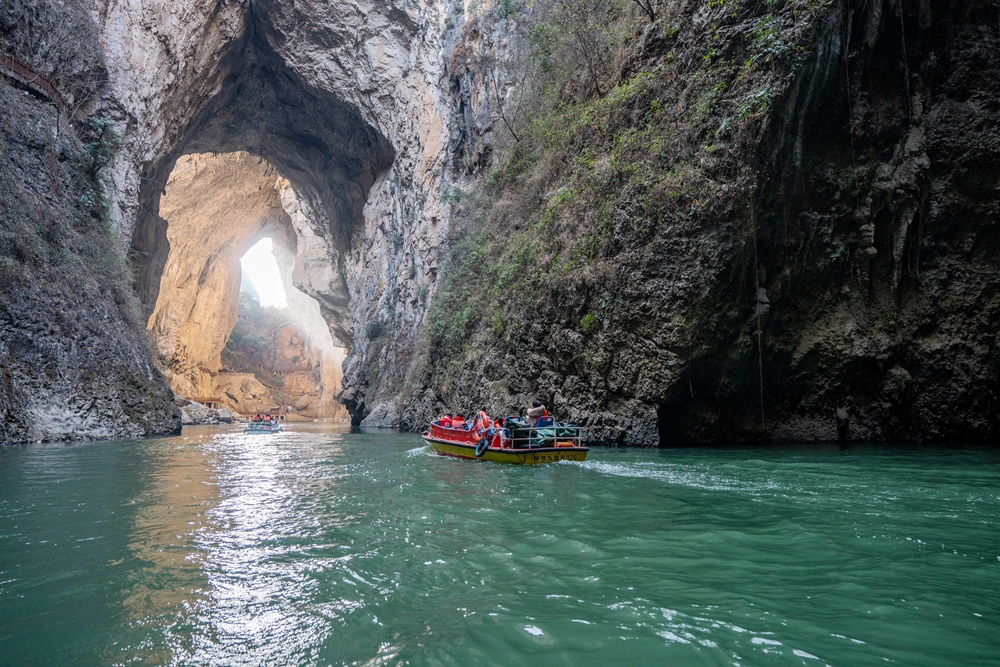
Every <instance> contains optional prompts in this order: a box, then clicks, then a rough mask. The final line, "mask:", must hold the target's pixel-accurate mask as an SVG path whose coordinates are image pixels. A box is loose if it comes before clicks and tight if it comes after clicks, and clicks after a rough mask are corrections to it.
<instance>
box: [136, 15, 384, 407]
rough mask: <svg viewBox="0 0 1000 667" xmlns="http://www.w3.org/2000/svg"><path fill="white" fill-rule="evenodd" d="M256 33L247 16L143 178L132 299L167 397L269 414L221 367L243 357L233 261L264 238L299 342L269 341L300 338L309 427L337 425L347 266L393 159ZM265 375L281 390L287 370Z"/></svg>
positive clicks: (379, 140)
mask: <svg viewBox="0 0 1000 667" xmlns="http://www.w3.org/2000/svg"><path fill="white" fill-rule="evenodd" d="M264 25H265V23H264V22H263V21H261V20H259V19H258V17H256V16H252V17H251V20H250V22H249V25H248V28H247V30H246V34H245V35H244V36H243V37H242V38H241V39H239V40H237V41H236V42H234V43H233V45H232V46H231V49H230V51H229V52H228V53H227V54H226V55H225V56H224V57H223V58H222V60H221V63H220V65H219V67H220V68H222V70H223V72H224V76H222V78H221V86H220V89H219V90H218V92H217V93H216V94H215V95H214V96H212V97H211V98H210V99H208V100H204V101H202V102H201V104H202V108H200V109H198V110H197V112H196V113H195V114H193V115H192V119H191V121H190V122H189V123H188V124H187V127H186V128H184V130H183V132H182V135H181V136H180V137H178V138H177V140H176V141H175V142H173V144H174V148H173V150H171V151H169V152H168V153H166V154H165V155H163V156H162V157H161V158H159V159H156V160H153V161H151V162H150V164H149V165H148V166H147V168H146V170H145V173H144V174H142V176H141V185H140V186H139V202H140V210H139V214H138V216H137V223H136V226H135V229H134V232H133V237H132V247H131V255H130V256H131V261H132V265H133V272H134V275H135V277H136V291H137V293H138V295H139V299H140V302H141V307H142V309H143V314H144V316H145V317H146V318H148V320H147V321H148V324H147V330H148V332H149V334H150V336H151V338H152V339H153V340H154V341H155V343H156V347H157V352H158V354H159V361H160V365H161V367H162V368H164V369H165V374H166V376H167V379H168V380H169V382H170V384H171V386H172V388H173V389H174V391H175V393H177V394H179V395H180V396H182V397H183V398H185V399H189V400H199V399H203V400H205V401H209V400H211V401H220V400H221V401H222V403H224V404H227V405H228V406H229V407H231V408H234V409H237V410H239V411H241V412H246V411H247V410H248V409H249V410H250V411H257V410H260V409H267V408H268V407H269V404H270V403H276V402H278V401H273V400H266V399H265V398H262V397H261V396H259V395H258V394H259V393H260V392H259V391H258V389H259V387H258V389H254V390H250V389H248V386H249V385H247V384H246V383H247V382H250V378H248V377H247V375H248V374H247V373H239V372H236V371H235V370H234V369H232V368H227V367H226V366H224V364H223V359H222V355H223V352H224V351H228V352H230V353H232V352H233V350H237V349H238V345H237V346H235V347H234V346H233V344H232V343H231V341H230V338H231V335H232V334H233V331H234V327H235V326H236V324H237V320H238V318H239V317H240V314H241V312H242V311H241V308H240V284H241V279H242V272H241V270H240V264H239V261H240V258H241V257H243V255H244V254H245V253H246V252H247V251H248V250H249V249H250V247H251V246H254V244H256V243H258V242H259V241H260V240H261V239H264V238H269V239H271V241H272V243H273V248H274V255H275V258H276V260H277V263H278V267H279V273H280V274H281V279H282V282H283V283H284V284H283V287H284V290H285V293H286V295H287V296H288V301H289V303H288V309H289V312H290V313H291V315H290V317H292V319H294V320H295V323H294V330H295V332H296V333H295V334H287V333H286V334H281V336H279V332H278V331H274V332H273V335H274V336H273V338H274V340H275V341H278V340H279V338H281V340H282V341H283V343H282V344H284V345H286V346H287V345H289V344H292V345H297V344H299V343H295V342H294V341H300V339H301V341H305V342H302V345H304V346H305V348H303V349H306V348H308V349H309V350H310V351H311V352H309V355H311V356H310V358H311V359H312V360H313V361H315V375H316V377H317V378H318V379H319V385H317V386H316V387H313V390H312V391H311V392H310V391H309V390H306V393H312V394H314V395H315V396H314V398H315V401H314V402H313V403H310V404H309V405H308V406H305V407H303V410H304V411H305V412H306V414H307V416H313V417H334V416H342V415H346V412H345V411H344V408H343V406H341V405H340V404H339V403H338V402H337V401H336V393H337V390H339V385H340V380H341V376H342V370H341V368H340V366H341V364H342V362H343V358H344V354H345V349H348V348H350V346H351V344H352V342H353V341H352V334H351V329H350V327H349V324H348V319H349V312H348V303H349V293H348V288H347V284H348V282H347V278H346V276H345V275H344V270H343V262H342V258H343V256H344V254H345V253H347V252H349V251H350V249H351V247H352V242H353V240H354V237H355V231H356V228H357V227H358V223H359V222H360V221H362V220H363V218H362V214H363V209H364V206H365V202H366V201H367V198H368V193H369V191H370V189H371V188H372V186H373V184H374V183H375V182H376V180H377V179H378V178H379V176H380V175H382V174H384V173H385V171H386V170H387V169H388V168H389V167H390V165H391V164H392V161H393V159H394V151H393V148H392V146H391V145H390V143H389V141H388V140H387V139H386V138H385V137H384V136H382V135H381V134H380V133H379V132H378V131H377V130H375V129H374V128H372V127H371V126H370V125H368V124H366V123H365V122H364V121H363V120H362V118H361V117H360V116H359V115H358V113H357V112H356V111H355V110H354V109H352V108H351V107H350V106H348V105H347V104H345V103H344V102H343V101H341V100H340V99H338V98H337V96H335V95H333V94H332V93H330V92H327V91H324V90H319V89H317V88H314V87H310V86H308V85H306V84H304V83H303V82H302V80H301V79H300V78H299V77H298V76H297V75H296V74H294V73H293V72H292V71H291V70H290V69H289V68H288V67H287V66H286V65H285V64H284V62H283V61H282V60H281V58H280V57H278V56H277V55H276V54H275V53H274V51H273V50H272V49H271V47H270V46H269V44H268V40H267V38H266V35H265V33H266V29H265V28H264V27H263V26H264ZM192 102H193V103H198V102H197V101H194V100H192ZM289 336H291V338H289ZM289 341H293V342H291V343H290V342H289ZM301 341H300V342H301ZM227 345H228V346H229V347H227ZM300 356H301V355H293V356H292V357H289V362H290V359H291V358H295V359H296V363H298V360H299V357H300ZM238 358H239V357H238V355H237V356H231V357H230V359H238ZM248 363H249V362H248ZM290 363H291V362H290ZM265 370H267V369H265ZM270 371H274V372H275V373H278V375H277V376H274V378H272V379H275V381H276V382H277V383H279V384H280V383H281V382H282V381H288V380H289V377H288V375H287V374H288V373H289V372H292V373H293V374H294V372H295V371H294V369H291V370H290V369H289V368H287V367H282V368H281V369H280V370H279V369H277V368H272V369H270ZM282 374H284V375H282ZM258 376H259V373H258ZM257 379H261V378H259V377H258V378H257ZM240 382H243V383H244V386H243V387H242V390H241V389H240V387H239V386H238V385H239V383H240ZM297 382H298V381H297ZM298 383H299V384H303V383H305V384H308V381H306V380H302V381H301V382H298ZM255 386H256V385H255ZM243 390H246V391H243ZM272 390H273V387H272ZM234 392H235V393H234ZM227 396H228V402H227ZM238 396H245V397H250V396H252V397H253V399H254V400H253V401H251V400H249V399H248V400H247V401H241V400H238V398H237V397H238ZM257 399H260V400H257ZM254 401H257V402H254ZM282 402H283V401H282ZM292 407H293V412H294V409H296V408H299V407H302V406H299V405H298V404H297V403H296V405H295V406H292ZM286 410H287V408H286Z"/></svg>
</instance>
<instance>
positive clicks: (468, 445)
mask: <svg viewBox="0 0 1000 667" xmlns="http://www.w3.org/2000/svg"><path fill="white" fill-rule="evenodd" d="M549 421H550V422H551V420H549ZM487 423H489V417H486V416H485V413H480V416H478V417H477V418H476V421H475V422H474V423H472V424H470V427H469V428H467V429H466V428H462V427H460V428H449V427H448V426H442V425H441V424H440V420H437V421H433V422H431V424H430V427H429V428H428V429H427V431H425V432H424V433H423V438H424V441H426V442H427V444H428V445H430V447H431V449H433V450H434V451H435V452H437V453H438V454H440V455H441V456H454V457H457V458H461V459H482V460H483V461H493V462H494V463H520V464H526V465H531V464H535V463H555V462H556V461H583V460H585V459H586V458H587V452H589V451H590V448H589V447H585V446H583V441H582V438H581V431H582V429H581V427H579V426H576V425H573V424H555V423H549V424H546V423H545V422H542V426H536V427H529V426H527V425H526V424H524V423H523V422H519V421H516V420H512V419H507V420H505V422H504V427H503V428H496V427H495V426H486V424H487Z"/></svg>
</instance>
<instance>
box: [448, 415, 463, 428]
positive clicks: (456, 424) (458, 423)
mask: <svg viewBox="0 0 1000 667" xmlns="http://www.w3.org/2000/svg"><path fill="white" fill-rule="evenodd" d="M451 428H465V417H463V416H462V415H455V416H454V417H453V418H452V420H451Z"/></svg>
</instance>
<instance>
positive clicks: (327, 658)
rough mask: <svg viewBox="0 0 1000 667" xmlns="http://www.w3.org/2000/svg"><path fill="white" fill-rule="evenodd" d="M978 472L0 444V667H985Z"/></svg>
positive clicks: (259, 441)
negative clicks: (522, 462) (526, 463)
mask: <svg viewBox="0 0 1000 667" xmlns="http://www.w3.org/2000/svg"><path fill="white" fill-rule="evenodd" d="M998 528H1000V455H998V453H996V452H990V451H975V450H970V451H963V450H949V451H942V450H922V451H912V450H910V451H903V450H892V449H874V448H860V449H848V450H838V449H836V448H818V449H817V448H811V449H807V448H800V449H733V450H701V449H691V450H670V451H662V452H657V451H616V450H594V451H592V452H591V456H590V460H588V461H586V462H585V463H582V464H580V463H562V464H554V465H548V466H537V467H515V466H503V465H496V464H483V463H475V462H467V461H458V460H452V459H445V458H440V457H436V456H433V455H431V454H430V453H429V452H428V451H427V450H426V449H425V448H423V447H422V441H421V440H420V439H419V437H417V436H413V435H406V434H394V433H388V434H348V433H332V432H329V430H327V431H325V432H324V430H323V429H321V428H319V427H310V428H307V427H300V429H299V430H297V431H292V432H285V433H281V434H276V435H257V436H244V435H242V434H236V433H233V432H231V430H226V429H210V428H202V429H185V433H184V435H183V436H181V437H178V438H170V439H162V440H144V441H128V442H104V443H93V444H85V445H71V446H64V445H39V446H32V447H28V448H22V449H14V450H6V451H0V664H2V665H60V664H74V665H133V664H149V665H166V664H177V665H398V664H408V665H456V666H458V665H460V666H463V667H464V666H468V665H545V666H549V665H576V666H580V665H602V666H605V665H633V664H635V665H654V664H658V665H682V666H686V665H817V667H819V666H821V665H834V666H841V665H843V666H851V667H858V666H864V665H885V664H887V663H888V664H896V665H906V666H920V665H949V666H951V665H965V666H975V665H1000V530H998Z"/></svg>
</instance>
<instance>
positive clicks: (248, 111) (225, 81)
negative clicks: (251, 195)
mask: <svg viewBox="0 0 1000 667" xmlns="http://www.w3.org/2000/svg"><path fill="white" fill-rule="evenodd" d="M264 23H266V22H265V21H262V20H261V19H260V18H259V17H258V16H257V15H255V14H254V13H253V11H252V10H251V16H250V19H249V23H248V26H247V28H246V32H245V34H244V36H243V37H242V38H241V39H239V40H236V41H234V42H233V44H232V45H231V47H230V49H229V51H228V52H227V53H226V54H225V55H224V57H223V58H222V59H221V60H220V64H219V68H220V69H221V70H223V71H224V72H225V76H224V77H223V78H222V82H221V84H220V87H219V91H218V93H217V94H215V95H214V96H212V97H211V98H210V99H208V100H204V101H201V108H200V109H199V110H198V111H197V112H196V113H195V114H193V116H192V120H191V121H190V122H189V123H188V124H187V126H186V128H184V129H183V130H182V133H181V136H180V137H178V139H177V140H176V141H175V142H173V149H172V150H169V151H168V152H167V153H166V154H164V155H163V156H162V157H161V158H159V159H157V160H154V161H153V162H152V163H150V164H149V165H147V167H146V169H145V170H144V173H142V174H141V176H140V181H141V184H140V186H139V211H138V214H137V216H136V224H135V227H134V229H133V234H132V243H131V255H130V256H131V258H132V264H133V269H134V273H135V275H136V292H137V294H138V295H139V299H140V302H141V303H142V306H143V308H144V310H145V314H146V315H147V316H148V315H150V314H152V312H153V309H154V308H155V304H156V300H157V297H158V295H159V292H160V289H161V284H160V283H161V278H162V274H163V269H164V266H165V264H166V261H167V255H168V253H169V247H170V246H169V243H168V242H167V234H166V227H167V223H166V221H165V220H164V219H163V217H161V216H160V207H161V201H160V200H161V197H162V196H163V193H164V191H165V185H166V182H167V179H168V178H169V177H170V174H171V173H172V171H173V169H174V167H175V165H176V164H177V161H178V159H179V158H180V157H181V156H184V155H188V154H202V153H213V154H214V153H247V154H249V155H251V156H254V157H257V158H259V159H261V160H264V161H266V162H267V163H268V164H270V165H271V166H272V167H273V168H274V170H275V171H276V173H277V174H278V175H279V176H281V177H283V178H285V179H286V180H287V181H288V184H289V188H288V190H289V191H288V192H286V193H285V195H284V196H283V199H284V200H285V201H284V202H283V203H284V204H285V205H286V206H288V207H289V214H290V216H291V222H292V227H293V231H294V232H295V233H296V234H297V236H298V238H299V244H298V246H299V248H298V252H299V253H300V255H301V254H302V253H306V254H311V255H312V257H313V259H314V260H315V259H316V258H318V257H322V256H324V255H325V256H326V257H327V258H328V261H329V262H330V265H331V266H330V269H331V270H329V271H326V272H324V273H323V275H322V276H320V277H319V279H316V280H310V279H309V276H306V275H304V274H302V273H299V274H297V275H296V282H297V283H298V286H299V288H300V289H302V290H303V291H304V292H306V293H307V294H309V295H310V296H312V297H313V298H315V299H316V300H317V301H318V302H319V304H320V308H321V312H322V314H323V316H324V318H325V319H326V320H327V322H328V323H329V325H330V327H331V329H332V330H333V332H334V334H335V335H336V337H337V338H339V339H340V340H341V341H343V342H344V343H346V344H347V345H348V346H349V345H350V344H351V342H352V334H351V331H350V328H349V327H348V326H346V322H347V320H348V312H347V307H348V300H349V294H348V289H347V281H346V277H345V276H344V274H343V268H342V263H343V262H342V257H343V255H344V254H345V253H347V252H349V251H350V249H351V245H352V241H353V238H354V236H355V232H356V230H357V229H358V227H359V223H361V222H362V220H363V209H364V206H365V203H366V201H367V199H368V194H369V192H370V190H371V188H372V186H373V185H374V184H375V182H376V181H377V180H378V178H379V177H380V176H382V175H383V174H385V173H386V172H387V171H388V170H389V168H390V166H391V165H392V163H393V160H394V158H395V151H394V149H393V147H392V145H391V143H390V142H389V140H388V139H387V138H386V137H385V136H383V135H382V133H381V132H379V131H378V130H377V129H375V128H373V127H372V126H370V125H369V124H367V123H366V122H365V121H364V120H363V119H362V117H361V115H360V114H359V113H358V112H357V111H356V110H355V109H354V108H352V107H351V106H350V105H348V104H347V103H345V102H343V101H342V100H341V99H340V98H338V97H337V96H336V95H334V94H333V93H331V92H329V91H326V90H321V89H318V88H315V87H311V86H309V85H307V84H305V83H304V82H303V81H302V79H301V78H300V77H299V76H298V75H297V74H296V73H295V72H293V71H292V70H291V69H290V68H289V67H288V66H287V65H286V64H285V63H284V61H283V60H282V59H281V58H280V57H279V56H278V55H277V54H275V53H274V51H273V49H271V47H270V46H269V44H268V41H267V39H266V38H265V36H264V28H262V24H264ZM292 200H294V201H292ZM303 237H305V238H303ZM300 280H301V282H300Z"/></svg>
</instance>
